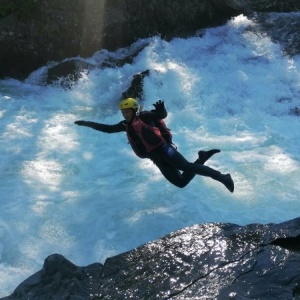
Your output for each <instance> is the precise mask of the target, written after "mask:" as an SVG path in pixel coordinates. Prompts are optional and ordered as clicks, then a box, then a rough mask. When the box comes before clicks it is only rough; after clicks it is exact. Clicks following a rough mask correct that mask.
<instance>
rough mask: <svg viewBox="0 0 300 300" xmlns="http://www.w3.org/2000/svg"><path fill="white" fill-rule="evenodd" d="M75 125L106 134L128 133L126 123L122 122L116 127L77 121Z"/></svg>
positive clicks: (115, 125)
mask: <svg viewBox="0 0 300 300" xmlns="http://www.w3.org/2000/svg"><path fill="white" fill-rule="evenodd" d="M75 124H77V125H79V126H86V127H90V128H93V129H95V130H98V131H102V132H106V133H115V132H121V131H126V123H125V121H121V122H120V123H117V124H114V125H107V124H101V123H95V122H90V121H75Z"/></svg>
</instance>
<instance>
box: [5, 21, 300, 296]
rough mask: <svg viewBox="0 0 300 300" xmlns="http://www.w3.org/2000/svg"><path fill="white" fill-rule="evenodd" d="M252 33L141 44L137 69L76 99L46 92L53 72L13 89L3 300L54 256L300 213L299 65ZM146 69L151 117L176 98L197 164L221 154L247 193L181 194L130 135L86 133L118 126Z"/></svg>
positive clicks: (99, 255)
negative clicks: (97, 126)
mask: <svg viewBox="0 0 300 300" xmlns="http://www.w3.org/2000/svg"><path fill="white" fill-rule="evenodd" d="M249 25H251V21H250V20H248V19H247V18H245V17H243V16H239V17H237V18H235V19H233V20H232V21H230V22H228V23H227V24H226V25H225V26H222V27H218V28H213V29H209V30H207V31H206V33H205V35H204V36H203V37H198V36H195V37H192V38H188V39H173V40H172V41H170V42H166V41H163V40H162V39H160V38H159V37H154V38H150V39H147V40H141V41H138V42H137V43H136V44H134V45H132V47H131V48H134V47H139V46H140V45H141V44H147V46H146V47H145V49H144V50H143V51H142V52H141V53H140V54H139V55H138V57H137V58H136V59H135V61H134V62H133V63H132V64H131V65H129V64H126V65H125V66H123V67H119V68H111V69H97V68H96V69H95V70H92V71H90V72H89V73H87V74H83V76H82V79H81V80H79V82H77V83H76V84H75V85H74V86H73V87H72V88H71V89H63V88H60V87H57V86H48V87H45V86H39V85H38V84H37V83H38V82H39V81H40V80H41V77H42V74H43V71H44V70H45V68H46V67H44V68H42V69H40V70H38V71H37V72H35V73H33V74H32V75H31V76H30V77H29V78H28V79H27V80H26V81H25V82H19V81H16V80H13V79H7V80H2V81H0V124H1V132H0V142H1V147H0V153H1V162H0V170H1V173H0V179H1V180H0V193H1V212H0V278H1V280H0V296H6V295H8V294H10V293H12V291H13V290H14V288H15V287H16V286H17V285H18V284H19V283H20V282H21V281H23V280H24V279H26V278H27V277H28V276H30V275H31V274H33V273H34V272H36V271H38V270H40V269H41V268H42V265H43V262H44V259H45V258H46V257H47V256H48V255H50V254H53V253H60V254H62V255H64V256H65V257H66V258H68V259H70V260H72V261H73V262H74V263H75V264H77V265H82V266H83V265H87V264H90V263H93V262H96V261H98V262H104V261H105V259H106V258H107V257H109V256H112V255H116V254H119V253H121V252H124V251H128V250H130V249H133V248H135V247H137V246H139V245H141V244H143V243H146V242H148V241H152V240H154V239H157V238H159V237H161V236H163V235H164V234H166V233H169V232H170V231H174V230H176V229H179V228H182V227H186V226H190V225H193V224H198V223H203V222H231V223H236V224H239V225H245V224H249V223H278V222H282V221H285V220H288V219H292V218H295V217H298V216H299V211H300V199H299V191H300V183H299V178H300V163H299V162H300V152H299V149H300V130H299V125H300V118H299V117H297V116H294V115H292V114H290V111H291V110H293V109H294V108H295V107H299V105H300V102H299V98H300V97H299V96H300V59H299V56H296V57H293V58H287V57H284V56H283V55H282V52H281V48H280V46H279V45H276V44H274V43H272V42H271V40H270V39H269V38H268V36H266V35H259V34H255V33H252V32H251V31H250V30H248V29H249V27H248V26H249ZM127 51H130V50H129V49H121V50H119V51H116V52H115V53H114V55H115V56H117V57H118V56H120V57H121V56H122V55H124V54H126V52H127ZM108 54H109V53H107V52H98V53H95V54H94V56H93V57H91V58H89V59H87V61H88V62H89V63H91V64H96V63H97V62H99V61H100V60H101V59H102V58H103V57H105V55H108ZM146 69H150V75H149V77H146V78H145V83H144V92H145V94H144V100H143V106H144V109H152V104H153V103H154V102H156V101H157V100H158V99H164V101H165V104H166V107H167V109H168V111H169V116H168V118H167V120H166V122H167V124H168V126H169V127H170V128H171V129H172V133H173V137H174V143H175V144H176V145H177V146H178V148H179V150H180V152H181V153H182V154H183V155H184V156H185V157H186V158H187V159H188V160H191V161H194V160H195V159H196V157H197V152H198V151H199V150H200V149H204V150H207V149H211V148H220V149H221V150H222V152H221V153H220V154H217V155H215V156H214V157H213V158H212V159H211V160H210V161H209V162H208V163H207V164H208V165H209V166H211V167H213V168H216V169H218V170H220V171H222V172H224V173H225V172H226V173H228V172H230V173H231V175H232V177H233V178H234V180H235V192H234V194H231V193H229V192H228V191H227V190H226V188H224V186H222V185H221V184H220V183H218V182H215V181H213V180H211V179H209V178H203V177H199V176H198V177H195V179H194V180H193V181H192V182H191V183H190V184H189V185H188V186H187V187H186V188H184V189H178V188H176V187H175V186H172V185H171V184H170V183H169V182H167V181H166V180H165V179H164V178H163V177H162V175H161V174H160V173H159V172H158V170H157V169H156V167H155V166H154V165H153V164H152V163H151V162H150V161H147V160H141V159H139V158H137V157H136V156H135V155H134V154H133V153H132V151H131V149H130V147H129V145H128V144H127V140H126V136H125V134H124V133H120V134H111V135H109V134H105V133H101V132H97V131H94V130H92V129H89V128H84V127H78V126H76V125H74V123H73V122H74V121H75V120H79V119H83V120H90V121H95V122H101V123H106V124H114V123H117V122H119V121H120V120H121V119H122V116H121V114H120V112H119V111H118V101H119V97H120V95H121V93H122V92H123V91H124V90H126V89H127V88H128V86H129V85H130V82H131V80H132V76H133V75H134V74H135V73H137V72H140V71H144V70H146Z"/></svg>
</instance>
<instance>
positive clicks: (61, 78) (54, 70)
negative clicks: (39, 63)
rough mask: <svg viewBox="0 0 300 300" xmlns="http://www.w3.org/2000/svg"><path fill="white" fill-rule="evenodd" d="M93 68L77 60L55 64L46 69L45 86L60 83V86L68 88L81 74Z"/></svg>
mask: <svg viewBox="0 0 300 300" xmlns="http://www.w3.org/2000/svg"><path fill="white" fill-rule="evenodd" d="M93 68H94V66H93V65H91V64H88V63H86V62H83V61H80V60H78V59H71V60H68V61H64V62H61V63H59V64H56V65H55V66H53V67H50V68H48V72H47V79H46V84H53V83H56V82H57V83H60V84H61V85H62V86H65V87H69V86H70V85H72V83H74V82H76V81H77V80H78V79H79V78H81V75H82V73H83V72H87V71H88V70H91V69H93Z"/></svg>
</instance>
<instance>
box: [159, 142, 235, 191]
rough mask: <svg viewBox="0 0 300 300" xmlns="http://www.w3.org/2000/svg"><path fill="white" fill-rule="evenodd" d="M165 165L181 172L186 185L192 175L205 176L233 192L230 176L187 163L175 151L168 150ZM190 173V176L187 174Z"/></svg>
mask: <svg viewBox="0 0 300 300" xmlns="http://www.w3.org/2000/svg"><path fill="white" fill-rule="evenodd" d="M164 160H165V162H166V163H168V164H170V165H171V166H173V167H174V168H175V169H179V170H181V171H183V175H182V176H181V177H182V178H184V179H182V180H185V181H186V184H187V183H188V182H190V181H191V180H192V178H193V177H194V174H197V175H201V176H207V177H210V178H212V179H214V180H217V181H219V182H221V183H223V184H224V185H225V187H226V188H227V189H228V190H229V191H230V192H233V191H234V183H233V180H232V178H231V176H230V174H226V175H225V174H222V173H221V172H219V171H217V170H214V169H212V168H210V167H207V166H204V165H201V164H197V163H190V162H188V161H187V160H186V159H185V158H184V157H183V155H181V154H180V153H179V152H178V151H177V150H176V149H174V148H172V149H168V151H167V152H166V155H165V157H164ZM189 173H192V174H189Z"/></svg>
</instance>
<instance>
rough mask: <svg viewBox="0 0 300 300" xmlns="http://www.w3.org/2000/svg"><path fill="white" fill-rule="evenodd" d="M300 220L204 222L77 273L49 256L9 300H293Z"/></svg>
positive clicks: (299, 265) (298, 288)
mask: <svg viewBox="0 0 300 300" xmlns="http://www.w3.org/2000/svg"><path fill="white" fill-rule="evenodd" d="M299 232H300V218H297V219H294V220H291V221H288V222H284V223H281V224H266V225H262V224H250V225H247V226H238V225H235V224H229V223H207V224H200V225H195V226H192V227H188V228H184V229H181V230H178V231H176V232H173V233H171V234H168V235H166V236H164V237H163V238H161V239H159V240H157V241H153V242H150V243H147V244H145V245H143V246H141V247H138V248H136V249H134V250H132V251H129V252H127V253H123V254H120V255H117V256H115V257H111V258H108V259H107V260H106V261H105V263H104V264H103V265H102V264H100V263H95V264H92V265H89V266H86V267H78V266H75V265H74V264H73V263H71V262H69V261H68V260H67V259H66V258H64V257H63V256H61V255H58V254H54V255H51V256H49V257H48V258H47V259H46V260H45V263H44V266H43V268H42V270H41V271H39V272H37V273H36V274H34V275H32V276H31V277H30V278H28V279H27V280H25V281H24V282H23V283H22V284H21V285H20V286H19V287H17V289H16V290H15V291H14V293H13V294H12V295H11V296H8V297H5V298H3V299H5V300H11V299H114V300H116V299H180V300H182V299H222V300H223V299H270V300H274V299H291V300H292V299H300V254H299V249H300V246H299Z"/></svg>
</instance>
